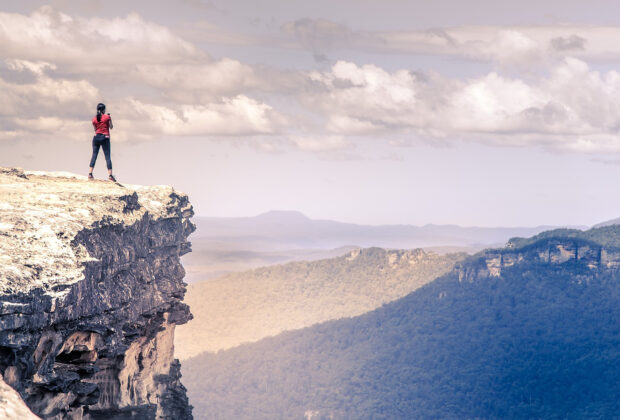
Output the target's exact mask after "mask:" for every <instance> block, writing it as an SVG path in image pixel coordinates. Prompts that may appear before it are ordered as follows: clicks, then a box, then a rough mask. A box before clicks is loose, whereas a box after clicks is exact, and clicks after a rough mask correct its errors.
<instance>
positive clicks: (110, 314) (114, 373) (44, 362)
mask: <svg viewBox="0 0 620 420" xmlns="http://www.w3.org/2000/svg"><path fill="white" fill-rule="evenodd" d="M0 198H1V199H0V373H1V374H2V375H3V378H4V381H5V382H6V383H7V384H9V385H10V386H12V387H13V388H14V389H16V390H17V391H18V392H19V393H20V394H21V396H22V398H23V399H24V401H25V402H26V404H27V405H28V406H29V407H30V409H31V410H32V411H33V412H34V413H35V414H37V415H38V416H40V417H41V418H45V419H66V418H71V419H74V418H75V419H115V418H118V419H120V418H130V417H131V418H158V419H190V418H192V415H191V407H190V406H189V404H188V400H187V397H186V395H185V388H184V387H183V385H182V384H181V382H180V371H179V368H180V366H179V363H178V361H176V360H174V358H173V350H174V347H173V339H174V329H175V326H176V325H178V324H183V323H185V322H187V321H188V320H189V319H191V314H190V311H189V307H188V306H187V305H185V304H184V303H182V300H183V296H184V294H185V284H184V283H183V276H184V270H183V267H182V266H181V264H180V262H179V257H180V256H181V255H183V254H184V253H187V252H189V251H190V246H189V243H188V242H187V237H188V235H189V234H190V233H191V232H192V231H193V230H194V225H193V224H192V223H191V222H190V221H189V218H190V217H191V216H192V215H193V211H192V207H191V205H190V203H189V201H188V198H187V196H186V195H184V194H182V193H179V192H176V191H174V190H173V189H172V188H170V187H163V186H158V187H138V186H121V185H118V184H114V183H111V182H107V181H90V182H89V181H87V180H86V179H85V177H75V176H73V177H71V176H68V175H59V174H47V173H42V172H41V173H34V172H23V171H21V170H19V169H6V168H0Z"/></svg>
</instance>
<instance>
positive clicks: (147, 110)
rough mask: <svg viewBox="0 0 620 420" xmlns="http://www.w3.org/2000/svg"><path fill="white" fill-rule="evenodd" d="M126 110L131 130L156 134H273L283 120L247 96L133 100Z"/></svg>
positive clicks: (127, 121)
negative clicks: (185, 101) (171, 103)
mask: <svg viewBox="0 0 620 420" xmlns="http://www.w3.org/2000/svg"><path fill="white" fill-rule="evenodd" d="M129 106H130V107H131V110H128V111H127V112H125V113H123V115H124V117H123V118H126V117H127V116H130V117H132V118H131V119H129V120H126V121H125V123H126V126H127V129H128V130H129V131H130V132H139V133H152V134H154V135H182V136H201V135H203V136H205V135H255V134H273V133H275V132H276V131H277V130H278V128H279V127H278V124H279V123H280V122H281V121H282V119H281V118H282V117H280V116H279V115H278V114H277V113H276V112H275V111H274V110H273V109H272V108H271V107H270V106H269V105H266V104H263V103H260V102H258V101H255V100H254V99H251V98H248V97H247V96H243V95H239V96H236V97H234V98H224V99H223V100H222V101H221V102H218V103H209V104H206V105H184V106H181V107H174V108H173V107H168V106H161V105H155V104H151V103H146V102H143V101H140V100H138V99H132V100H130V103H129Z"/></svg>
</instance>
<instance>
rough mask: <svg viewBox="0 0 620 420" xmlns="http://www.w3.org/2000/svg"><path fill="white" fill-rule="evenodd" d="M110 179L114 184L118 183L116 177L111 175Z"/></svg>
mask: <svg viewBox="0 0 620 420" xmlns="http://www.w3.org/2000/svg"><path fill="white" fill-rule="evenodd" d="M108 179H109V180H110V181H112V182H116V178H114V175H110V176H109V177H108Z"/></svg>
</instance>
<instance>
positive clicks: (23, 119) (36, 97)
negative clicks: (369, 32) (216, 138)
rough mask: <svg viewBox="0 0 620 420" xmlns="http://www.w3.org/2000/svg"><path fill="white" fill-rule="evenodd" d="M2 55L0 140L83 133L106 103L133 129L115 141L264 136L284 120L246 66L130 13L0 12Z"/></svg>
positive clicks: (80, 134) (249, 68) (253, 72)
mask: <svg viewBox="0 0 620 420" xmlns="http://www.w3.org/2000/svg"><path fill="white" fill-rule="evenodd" d="M0 56H3V57H5V60H4V62H3V63H0V74H1V75H2V76H1V78H0V88H1V89H2V92H3V95H2V96H0V106H2V108H3V119H2V121H1V122H0V124H1V126H0V130H1V132H2V133H3V135H2V137H3V138H20V137H23V138H25V137H28V136H32V135H36V134H37V133H38V132H40V131H49V132H52V133H60V132H67V134H66V136H67V137H72V136H75V137H76V138H79V137H82V136H83V135H84V134H85V133H89V132H90V127H89V120H90V117H92V115H91V114H92V113H94V107H95V105H96V104H97V102H99V101H102V100H105V102H108V104H112V108H113V109H115V110H116V111H117V112H118V114H117V115H118V117H117V119H116V121H117V122H122V124H120V126H123V127H125V128H126V129H131V130H134V131H133V133H132V134H129V133H126V134H121V135H120V136H117V137H116V139H117V140H122V139H123V137H124V138H125V139H141V140H147V139H149V138H154V137H158V136H166V135H170V136H173V135H188V136H213V135H256V134H270V133H274V132H275V131H276V130H278V129H279V128H280V127H281V125H282V123H283V121H284V118H283V117H282V115H281V114H280V113H278V112H277V111H275V110H274V109H273V108H272V107H271V106H270V105H268V104H266V103H264V102H262V101H260V100H257V99H254V98H251V97H250V96H249V94H251V92H252V90H253V89H255V88H258V87H259V85H260V83H261V82H260V80H259V79H260V78H259V77H258V76H257V75H256V72H255V71H254V69H253V68H252V67H250V66H248V65H245V64H243V63H241V62H239V61H237V60H233V59H228V58H223V59H219V60H215V59H213V58H212V57H210V56H209V55H208V54H207V53H206V52H204V51H202V50H200V49H199V48H197V47H196V46H195V45H193V44H191V43H190V42H188V41H186V40H184V39H182V38H180V37H179V36H177V35H176V34H174V33H173V32H172V31H171V30H170V29H168V28H167V27H165V26H161V25H158V24H155V23H152V22H149V21H146V20H145V19H143V18H142V17H141V16H139V15H138V14H135V13H134V14H129V15H127V16H125V17H116V18H111V19H101V18H84V17H80V16H71V15H68V14H65V13H61V12H59V11H57V10H56V9H54V8H52V7H50V6H44V7H41V8H39V9H37V10H35V11H34V12H32V13H31V14H30V15H22V14H17V13H4V12H0ZM91 109H92V110H93V111H92V112H90V110H91ZM85 110H89V111H85ZM121 112H122V115H121ZM119 117H122V118H123V120H121V119H120V118H119ZM84 121H86V123H84ZM69 131H71V133H69Z"/></svg>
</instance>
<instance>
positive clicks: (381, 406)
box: [183, 225, 620, 420]
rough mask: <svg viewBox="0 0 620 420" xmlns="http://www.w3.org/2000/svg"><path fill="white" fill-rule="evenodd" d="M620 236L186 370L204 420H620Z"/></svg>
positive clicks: (488, 261)
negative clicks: (439, 419) (351, 419)
mask: <svg viewBox="0 0 620 420" xmlns="http://www.w3.org/2000/svg"><path fill="white" fill-rule="evenodd" d="M619 284H620V225H614V226H608V227H603V228H599V229H592V230H590V231H587V232H580V231H576V230H558V231H552V232H545V233H543V234H541V235H538V236H537V237H534V238H529V239H515V240H513V241H511V242H510V244H509V245H508V246H507V247H505V248H501V249H495V250H487V251H484V252H481V253H479V254H476V255H474V256H472V257H469V258H467V259H466V260H465V261H464V262H462V263H459V264H457V266H456V267H455V269H454V270H452V271H451V272H450V273H448V274H446V275H443V276H441V277H439V278H438V279H436V280H435V281H432V282H430V283H429V284H427V285H425V286H423V287H421V288H419V289H417V290H415V291H414V292H413V293H411V294H409V295H408V296H406V297H404V298H402V299H399V300H397V301H395V302H392V303H389V304H386V305H384V306H382V307H381V308H378V309H376V310H374V311H372V312H369V313H366V314H364V315H361V316H357V317H354V318H349V319H342V320H336V321H330V322H326V323H323V324H319V325H316V326H313V327H309V328H306V329H303V330H298V331H292V332H286V333H283V334H280V335H278V336H276V337H273V338H267V339H264V340H261V341H260V342H258V343H254V344H246V345H242V346H240V347H237V348H234V349H231V350H228V351H224V352H219V353H217V354H202V355H200V356H198V357H195V358H192V359H189V360H186V361H184V363H183V374H184V378H183V383H184V384H185V385H186V386H187V388H188V395H189V397H190V402H191V403H192V404H193V405H194V407H195V408H194V415H195V416H196V418H197V419H207V418H208V419H229V418H235V419H240V420H243V419H273V418H300V419H301V418H305V419H313V420H317V419H321V420H323V419H348V418H355V419H411V418H422V419H426V418H429V419H431V418H441V419H465V418H486V419H503V418H522V419H527V418H617V416H618V413H620V400H619V399H618V398H617V397H618V395H620V381H618V378H619V377H620V346H619V344H618V343H620V288H619V286H618V285H619Z"/></svg>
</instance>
